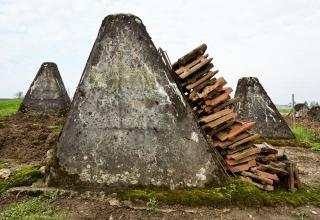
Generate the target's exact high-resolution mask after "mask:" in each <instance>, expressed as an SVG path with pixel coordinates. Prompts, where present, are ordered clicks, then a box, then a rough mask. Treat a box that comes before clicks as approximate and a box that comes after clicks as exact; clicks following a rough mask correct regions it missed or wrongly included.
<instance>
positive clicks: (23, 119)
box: [0, 113, 64, 163]
mask: <svg viewBox="0 0 320 220" xmlns="http://www.w3.org/2000/svg"><path fill="white" fill-rule="evenodd" d="M63 121H64V118H63V117H58V116H53V115H48V114H39V113H28V114H23V113H17V114H15V115H13V116H10V117H6V118H1V119H0V158H1V159H4V158H5V159H13V160H17V161H19V162H21V163H28V162H34V161H41V160H42V159H43V158H44V157H45V155H46V152H47V151H48V150H49V149H50V148H52V146H53V145H54V144H55V143H56V141H57V138H58V135H59V133H60V130H61V128H62V125H63Z"/></svg>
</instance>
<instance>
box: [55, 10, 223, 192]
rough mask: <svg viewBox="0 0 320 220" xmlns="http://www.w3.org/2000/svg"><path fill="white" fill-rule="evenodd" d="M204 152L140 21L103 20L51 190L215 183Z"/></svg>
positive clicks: (216, 179) (205, 148) (192, 121)
mask: <svg viewBox="0 0 320 220" xmlns="http://www.w3.org/2000/svg"><path fill="white" fill-rule="evenodd" d="M208 148H209V146H208V144H207V142H206V140H205V138H204V136H203V135H202V133H201V131H200V129H199V128H198V125H197V122H196V120H195V118H194V116H193V114H192V111H191V108H190V107H189V106H188V105H187V104H186V101H185V100H184V97H183V96H182V94H181V93H180V91H179V89H178V88H177V85H176V84H175V83H174V80H173V79H172V77H171V75H170V73H169V72H168V70H167V69H166V67H165V65H164V63H163V61H162V59H161V56H160V55H159V53H158V51H157V49H156V47H155V46H154V44H153V42H152V41H151V38H150V36H149V35H148V33H147V31H146V28H145V26H144V25H143V24H142V22H141V20H140V19H139V18H138V17H136V16H133V15H125V14H118V15H110V16H107V17H106V18H105V19H104V20H103V23H102V26H101V28H100V31H99V34H98V37H97V39H96V41H95V43H94V46H93V49H92V51H91V54H90V57H89V59H88V61H87V64H86V67H85V69H84V72H83V75H82V77H81V81H80V83H79V85H78V88H77V91H76V94H75V96H74V100H73V102H72V106H71V109H70V112H69V114H68V117H67V119H66V122H65V125H64V128H63V131H62V134H61V136H60V139H59V141H58V146H57V157H58V160H57V161H59V162H58V163H59V164H58V165H57V166H56V169H53V170H55V171H54V172H51V177H52V179H51V184H52V185H54V184H55V185H61V186H67V185H70V187H76V186H81V187H82V188H83V187H88V188H90V187H91V188H93V187H94V188H96V187H128V186H130V185H135V184H142V185H149V186H150V185H153V186H167V187H171V188H175V187H202V186H204V185H205V184H206V183H209V182H210V183H219V182H220V181H221V179H222V178H223V177H222V176H220V170H219V167H218V165H217V163H216V161H215V159H213V157H212V156H211V154H210V153H209V152H208Z"/></svg>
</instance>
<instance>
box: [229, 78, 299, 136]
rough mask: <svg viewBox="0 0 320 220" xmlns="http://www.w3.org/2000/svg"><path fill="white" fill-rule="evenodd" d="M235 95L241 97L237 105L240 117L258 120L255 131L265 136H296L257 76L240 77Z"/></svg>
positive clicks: (236, 109)
mask: <svg viewBox="0 0 320 220" xmlns="http://www.w3.org/2000/svg"><path fill="white" fill-rule="evenodd" d="M235 96H236V97H239V98H240V101H239V103H238V104H237V105H236V106H235V111H236V112H237V113H238V117H239V118H240V119H242V120H251V121H256V127H255V128H253V130H254V131H255V132H257V133H258V134H260V135H262V136H264V137H272V138H294V136H293V134H292V132H291V130H290V128H289V126H288V124H287V123H286V121H285V120H284V119H283V117H282V116H281V114H280V112H279V111H278V109H277V108H276V106H275V105H274V104H273V102H272V101H271V99H270V97H269V96H268V94H267V92H266V91H265V90H264V88H263V87H262V85H261V84H260V82H259V80H258V79H257V78H255V77H243V78H241V79H239V81H238V86H237V90H236V93H235Z"/></svg>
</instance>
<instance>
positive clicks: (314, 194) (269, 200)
mask: <svg viewBox="0 0 320 220" xmlns="http://www.w3.org/2000/svg"><path fill="white" fill-rule="evenodd" d="M120 197H121V198H122V199H128V200H132V201H135V200H143V201H149V200H151V199H156V200H157V201H159V202H161V203H164V204H168V205H173V204H180V205H188V206H189V205H191V206H201V205H206V206H215V207H219V206H228V205H237V206H263V205H266V206H274V205H279V204H290V205H293V206H299V205H303V204H312V205H316V206H320V189H313V188H309V187H304V188H302V189H300V190H298V191H297V192H296V193H290V192H288V191H286V190H284V189H277V190H276V191H275V192H266V191H263V190H260V189H258V188H256V187H255V186H253V185H250V184H248V183H245V182H243V181H240V180H235V179H233V180H231V181H229V182H228V183H226V184H225V185H224V186H220V187H215V188H210V189H177V190H147V189H134V190H128V191H123V192H121V193H120Z"/></svg>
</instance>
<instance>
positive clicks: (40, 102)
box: [19, 62, 71, 114]
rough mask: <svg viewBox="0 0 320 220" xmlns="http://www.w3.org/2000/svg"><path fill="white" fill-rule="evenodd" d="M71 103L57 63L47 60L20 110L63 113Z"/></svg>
mask: <svg viewBox="0 0 320 220" xmlns="http://www.w3.org/2000/svg"><path fill="white" fill-rule="evenodd" d="M70 103H71V102H70V98H69V96H68V93H67V91H66V89H65V87H64V84H63V81H62V79H61V76H60V73H59V70H58V67H57V65H56V64H55V63H50V62H45V63H43V64H42V65H41V67H40V69H39V71H38V73H37V75H36V77H35V79H34V80H33V82H32V84H31V86H30V88H29V90H28V92H27V94H26V96H25V97H24V99H23V102H22V104H21V105H20V108H19V111H22V112H44V113H54V114H61V113H65V112H67V111H68V109H69V107H70Z"/></svg>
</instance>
